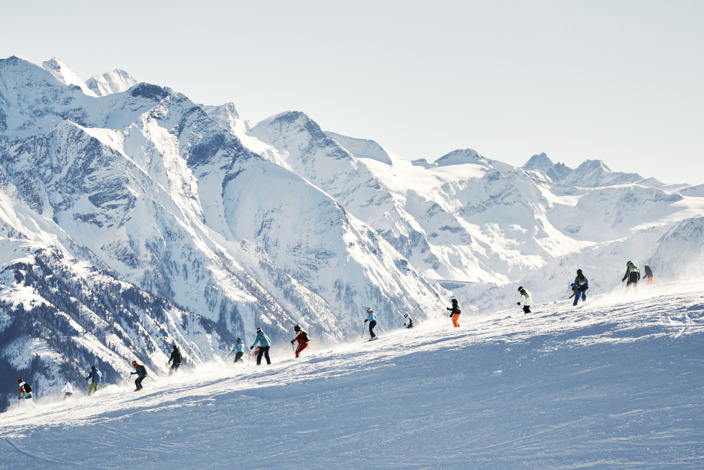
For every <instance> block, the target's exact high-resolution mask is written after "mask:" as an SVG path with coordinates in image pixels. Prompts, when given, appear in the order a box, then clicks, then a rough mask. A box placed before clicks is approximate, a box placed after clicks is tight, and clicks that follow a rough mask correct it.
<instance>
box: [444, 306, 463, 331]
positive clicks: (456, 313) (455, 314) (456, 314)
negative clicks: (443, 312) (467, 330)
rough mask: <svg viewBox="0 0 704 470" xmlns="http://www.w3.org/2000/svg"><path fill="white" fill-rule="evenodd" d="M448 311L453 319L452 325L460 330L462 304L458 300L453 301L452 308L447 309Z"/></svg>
mask: <svg viewBox="0 0 704 470" xmlns="http://www.w3.org/2000/svg"><path fill="white" fill-rule="evenodd" d="M447 310H449V311H450V318H452V324H453V325H454V326H455V328H458V327H459V326H460V322H459V320H460V315H461V314H462V311H461V310H460V303H459V302H458V301H457V299H452V307H447Z"/></svg>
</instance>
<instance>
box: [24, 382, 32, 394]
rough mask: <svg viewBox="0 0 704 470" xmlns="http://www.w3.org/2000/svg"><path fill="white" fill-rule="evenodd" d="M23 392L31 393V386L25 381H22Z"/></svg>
mask: <svg viewBox="0 0 704 470" xmlns="http://www.w3.org/2000/svg"><path fill="white" fill-rule="evenodd" d="M24 393H32V387H30V386H29V384H28V383H27V382H25V383H24Z"/></svg>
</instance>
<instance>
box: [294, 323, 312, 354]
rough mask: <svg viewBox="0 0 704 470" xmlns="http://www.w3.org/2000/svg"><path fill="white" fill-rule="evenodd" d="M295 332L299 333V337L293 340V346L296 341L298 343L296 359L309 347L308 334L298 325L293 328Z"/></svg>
mask: <svg viewBox="0 0 704 470" xmlns="http://www.w3.org/2000/svg"><path fill="white" fill-rule="evenodd" d="M293 331H295V332H296V333H298V335H297V336H296V337H295V338H293V339H292V340H291V344H293V343H294V342H295V341H298V347H297V348H296V357H300V355H301V351H303V350H304V349H305V348H307V347H308V341H309V339H308V333H306V332H305V331H303V330H302V329H301V327H300V326H298V325H296V326H294V327H293Z"/></svg>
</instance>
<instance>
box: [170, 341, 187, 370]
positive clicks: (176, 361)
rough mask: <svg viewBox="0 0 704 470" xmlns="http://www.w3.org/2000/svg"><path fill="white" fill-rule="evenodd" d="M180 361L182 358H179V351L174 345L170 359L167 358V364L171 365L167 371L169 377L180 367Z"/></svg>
mask: <svg viewBox="0 0 704 470" xmlns="http://www.w3.org/2000/svg"><path fill="white" fill-rule="evenodd" d="M182 359H183V357H182V356H181V350H180V349H178V346H176V345H175V344H174V349H173V350H172V351H171V357H169V362H168V363H167V364H171V369H169V375H171V374H173V373H174V372H176V371H178V368H179V367H180V366H181V360H182ZM172 361H173V363H172Z"/></svg>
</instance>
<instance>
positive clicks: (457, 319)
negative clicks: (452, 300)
mask: <svg viewBox="0 0 704 470" xmlns="http://www.w3.org/2000/svg"><path fill="white" fill-rule="evenodd" d="M452 324H453V325H454V326H455V328H457V327H458V326H460V314H459V313H455V314H454V315H452Z"/></svg>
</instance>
